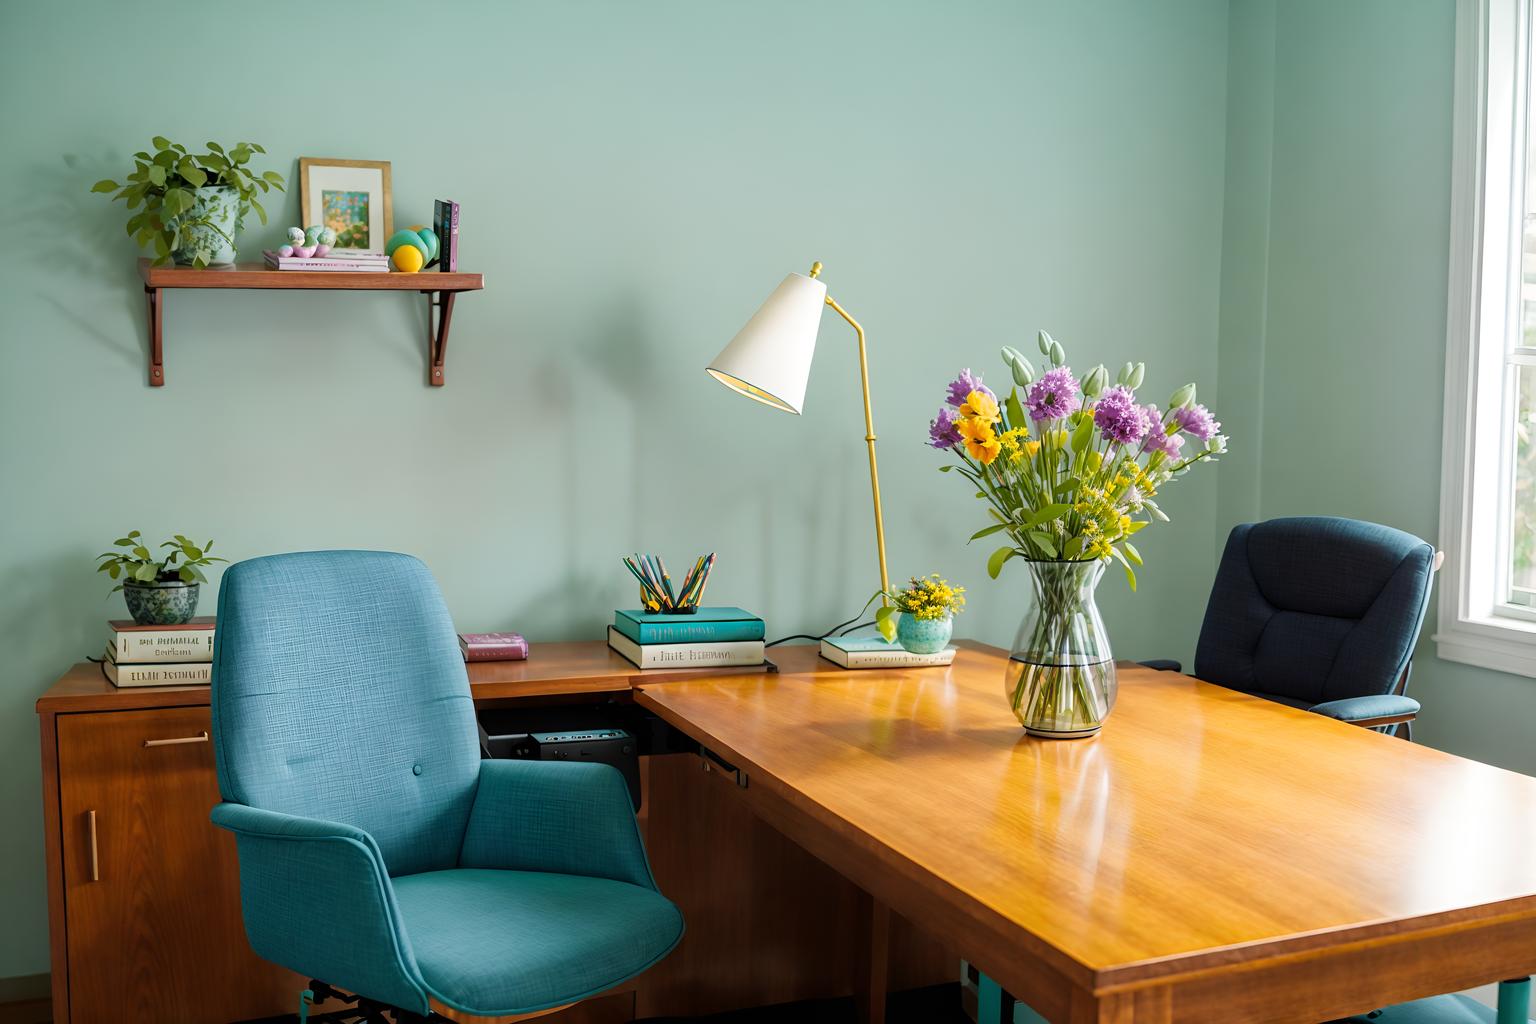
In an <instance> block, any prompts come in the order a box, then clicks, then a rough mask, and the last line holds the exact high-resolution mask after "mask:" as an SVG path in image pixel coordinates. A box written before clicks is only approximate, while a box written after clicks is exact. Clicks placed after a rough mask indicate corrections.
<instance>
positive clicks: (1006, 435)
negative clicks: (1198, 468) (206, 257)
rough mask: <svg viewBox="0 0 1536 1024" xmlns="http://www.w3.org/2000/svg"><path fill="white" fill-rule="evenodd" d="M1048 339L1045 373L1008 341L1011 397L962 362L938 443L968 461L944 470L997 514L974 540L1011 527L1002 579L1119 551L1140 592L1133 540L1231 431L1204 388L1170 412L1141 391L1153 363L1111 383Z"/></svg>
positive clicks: (1179, 394)
mask: <svg viewBox="0 0 1536 1024" xmlns="http://www.w3.org/2000/svg"><path fill="white" fill-rule="evenodd" d="M1039 343H1040V352H1041V354H1042V355H1043V356H1044V357H1045V359H1046V360H1047V361H1048V362H1049V363H1050V368H1049V369H1047V370H1046V371H1045V372H1044V373H1042V374H1040V375H1039V376H1038V377H1036V375H1035V368H1034V366H1033V365H1032V364H1031V363H1030V361H1029V360H1028V359H1026V358H1025V357H1024V356H1023V355H1022V354H1021V353H1020V352H1019V351H1018V350H1017V349H1015V348H1007V347H1005V348H1004V349H1003V353H1002V354H1003V360H1004V361H1005V362H1006V363H1007V364H1008V367H1009V369H1010V370H1011V372H1012V374H1013V383H1014V385H1015V386H1014V387H1013V388H1012V389H1011V390H1010V391H1009V393H1008V397H1007V398H1006V399H1003V400H999V399H998V397H997V395H996V394H995V393H994V392H993V391H992V390H991V389H990V388H988V387H987V386H986V385H985V384H983V383H982V381H981V377H980V376H977V375H973V374H972V373H971V371H970V370H962V371H960V375H959V376H958V377H956V378H955V379H954V380H953V381H952V382H950V385H949V393H948V396H947V400H946V402H945V405H944V407H943V408H941V409H940V410H939V414H938V416H936V417H934V419H933V422H932V423H931V424H929V428H928V437H929V440H928V443H929V444H931V445H932V446H933V447H934V448H937V449H939V450H940V451H947V452H950V453H951V454H953V455H954V456H955V457H956V458H957V459H958V462H957V463H952V464H949V465H946V466H941V467H940V470H941V472H949V471H951V470H954V471H957V472H959V473H960V475H961V476H963V477H965V478H966V479H967V480H969V481H970V482H971V483H973V484H975V486H976V497H978V498H980V499H982V500H984V501H986V502H987V504H988V508H987V512H988V514H989V515H990V516H991V517H992V520H993V522H992V523H991V524H990V525H988V526H985V527H983V528H982V529H980V530H978V531H976V533H975V534H973V535H972V536H971V540H979V539H981V538H982V537H987V536H991V535H993V534H996V533H1005V534H1007V536H1008V539H1009V541H1010V542H1011V543H1009V544H1007V545H1005V546H1003V547H1000V548H998V549H997V550H995V551H994V552H992V555H991V557H990V558H988V559H987V573H988V574H989V575H990V576H991V577H992V578H993V579H996V578H997V575H998V573H999V572H1001V571H1002V568H1003V565H1004V564H1005V563H1006V562H1007V561H1008V560H1009V559H1010V558H1014V557H1015V556H1018V557H1022V558H1026V559H1034V560H1051V561H1088V560H1094V559H1097V560H1100V561H1107V560H1109V559H1111V558H1113V559H1116V560H1118V561H1119V562H1120V563H1121V564H1122V565H1123V566H1124V567H1125V573H1126V577H1127V579H1128V580H1129V581H1130V584H1131V589H1132V590H1134V589H1135V588H1136V573H1135V570H1134V569H1132V565H1141V564H1142V560H1141V554H1140V552H1138V551H1137V550H1136V546H1135V545H1134V544H1132V543H1131V538H1132V537H1133V536H1135V534H1136V533H1138V532H1139V531H1141V530H1142V529H1144V528H1145V527H1146V526H1147V525H1148V524H1149V523H1150V522H1152V521H1153V520H1157V521H1161V522H1167V520H1168V517H1167V516H1166V515H1164V514H1163V511H1162V509H1160V508H1159V507H1158V505H1157V502H1156V500H1155V499H1156V497H1157V494H1158V491H1159V490H1160V489H1161V488H1162V487H1163V486H1164V485H1166V484H1167V483H1168V482H1169V481H1171V480H1173V479H1174V478H1175V477H1177V476H1178V475H1180V474H1181V473H1183V472H1184V471H1185V470H1187V469H1189V467H1191V466H1193V465H1194V464H1195V463H1197V462H1214V461H1215V460H1216V456H1217V455H1219V454H1221V453H1222V452H1225V451H1226V444H1227V439H1226V437H1225V436H1224V435H1222V434H1221V433H1220V430H1221V424H1220V423H1218V422H1216V419H1215V418H1214V417H1213V416H1212V415H1211V412H1210V410H1209V409H1207V408H1206V407H1205V406H1203V405H1197V404H1196V403H1195V385H1193V384H1186V385H1184V386H1183V387H1181V388H1179V389H1178V390H1177V391H1175V392H1174V393H1173V396H1172V397H1171V398H1170V399H1169V400H1168V409H1167V411H1166V412H1165V411H1163V410H1160V409H1159V408H1158V407H1157V406H1156V405H1150V404H1144V403H1143V402H1141V401H1140V400H1139V399H1138V398H1137V396H1136V389H1137V388H1138V387H1140V386H1141V382H1142V377H1143V375H1144V372H1145V370H1144V366H1143V364H1141V363H1134V364H1133V363H1126V364H1125V366H1124V367H1122V368H1121V370H1120V373H1119V375H1118V377H1117V379H1116V382H1115V384H1114V386H1110V385H1109V371H1108V370H1106V369H1105V368H1104V366H1103V365H1099V366H1095V367H1094V368H1093V369H1091V370H1089V371H1088V372H1087V373H1086V374H1084V375H1083V376H1082V377H1081V378H1078V377H1076V376H1075V375H1074V374H1073V373H1072V368H1071V367H1069V366H1067V365H1065V364H1066V353H1065V352H1064V351H1063V349H1062V347H1061V344H1060V343H1059V342H1057V341H1055V340H1053V339H1052V338H1051V336H1050V335H1049V334H1047V333H1045V332H1044V331H1041V332H1040V338H1039Z"/></svg>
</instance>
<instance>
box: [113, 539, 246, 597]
mask: <svg viewBox="0 0 1536 1024" xmlns="http://www.w3.org/2000/svg"><path fill="white" fill-rule="evenodd" d="M141 537H142V535H141V534H140V533H139V531H138V530H134V531H132V532H131V533H129V534H128V535H127V536H126V537H119V538H117V540H115V541H113V542H112V543H113V545H114V546H116V547H119V548H123V549H124V550H122V551H104V552H102V553H101V554H99V555H97V556H96V557H97V558H98V559H100V560H101V564H100V565H98V566H96V571H97V572H104V573H106V574H107V575H108V576H110V577H112V578H113V579H114V580H115V579H122V581H123V582H122V583H119V584H118V585H117V586H115V587H113V588H112V590H111V592H112V593H114V594H115V593H117V592H118V591H119V590H122V589H123V583H174V582H177V581H180V582H182V583H207V582H208V577H206V576H204V575H203V570H202V567H203V566H205V565H212V564H213V563H214V562H225V561H228V559H225V558H216V557H214V556H212V555H210V554H208V552H209V551H212V550H213V541H211V540H210V541H208V542H207V543H206V544H204V545H203V546H202V547H198V546H197V545H196V544H194V543H192V542H191V541H190V540H188V539H187V538H185V537H183V536H182V535H181V534H179V533H178V534H175V535H174V536H173V537H172V539H170V540H168V541H166V542H165V543H164V544H161V545H160V547H161V548H170V549H171V551H170V553H169V554H167V555H165V557H163V558H158V559H157V558H156V557H155V556H154V553H153V552H151V551H150V550H149V548H147V547H145V545H144V541H143V540H142V539H141ZM178 559H179V560H180V562H181V564H180V565H177V564H176V563H177V560H178Z"/></svg>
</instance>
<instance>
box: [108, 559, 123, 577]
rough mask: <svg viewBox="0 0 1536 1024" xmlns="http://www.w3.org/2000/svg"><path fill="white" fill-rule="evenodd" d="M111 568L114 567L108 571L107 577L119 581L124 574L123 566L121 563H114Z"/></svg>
mask: <svg viewBox="0 0 1536 1024" xmlns="http://www.w3.org/2000/svg"><path fill="white" fill-rule="evenodd" d="M111 566H112V567H111V568H110V569H108V570H107V575H108V576H111V577H112V578H113V579H117V578H118V577H119V576H121V575H122V574H123V566H122V564H121V563H119V562H112V563H111Z"/></svg>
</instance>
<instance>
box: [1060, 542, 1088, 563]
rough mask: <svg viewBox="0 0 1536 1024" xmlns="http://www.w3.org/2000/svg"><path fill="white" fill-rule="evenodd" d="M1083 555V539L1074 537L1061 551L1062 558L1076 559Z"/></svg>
mask: <svg viewBox="0 0 1536 1024" xmlns="http://www.w3.org/2000/svg"><path fill="white" fill-rule="evenodd" d="M1082 553H1083V538H1081V537H1073V538H1072V539H1070V540H1068V541H1067V543H1066V544H1065V545H1063V547H1062V549H1061V557H1062V558H1076V557H1077V556H1078V555H1080V554H1082Z"/></svg>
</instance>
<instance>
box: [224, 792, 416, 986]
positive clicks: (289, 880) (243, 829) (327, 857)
mask: <svg viewBox="0 0 1536 1024" xmlns="http://www.w3.org/2000/svg"><path fill="white" fill-rule="evenodd" d="M211 817H212V819H213V823H214V824H215V825H217V826H219V827H220V828H223V829H227V830H229V831H230V832H233V833H234V834H235V843H236V845H237V846H238V848H239V852H240V905H241V911H242V916H243V917H244V918H245V934H246V936H247V937H248V938H249V939H250V941H251V948H252V949H254V950H255V951H256V953H257V954H258V955H259V956H261V957H263V958H264V959H267V960H271V961H272V962H273V963H277V964H281V965H282V966H284V967H287V968H288V969H290V970H293V971H297V972H299V973H300V974H303V975H304V976H305V977H309V978H318V979H319V980H321V981H324V982H326V983H327V984H330V985H334V986H336V987H337V988H342V989H346V990H347V991H349V992H355V993H357V994H359V995H364V996H367V997H369V998H370V999H376V1000H379V1001H380V1002H384V1003H387V1004H389V1005H391V1006H397V1007H400V1008H402V1009H406V1010H414V1011H416V1012H417V1013H421V1014H425V1013H427V1012H428V1011H429V1010H430V1009H431V1007H430V1004H429V1003H428V1001H427V991H426V987H425V984H424V982H423V981H422V979H421V972H420V970H419V969H418V968H417V966H416V957H415V955H414V954H413V953H412V952H411V945H410V941H409V940H408V939H407V938H406V935H405V931H404V928H403V927H402V924H401V921H400V913H399V909H398V908H397V907H396V905H395V893H394V887H393V886H392V885H391V884H390V881H389V874H388V872H387V871H386V870H385V866H384V858H383V856H381V855H380V853H379V848H378V845H377V844H376V843H375V842H374V841H373V837H372V836H370V835H369V834H368V833H367V832H364V831H363V830H362V829H359V828H354V827H352V826H351V825H343V824H340V823H337V822H330V821H320V820H318V819H315V818H301V817H296V816H294V815H291V814H280V813H278V812H276V811H265V810H261V809H260V808H256V807H247V806H246V805H244V804H236V803H227V802H226V803H221V804H218V805H217V806H215V807H214V809H213V814H212V815H211Z"/></svg>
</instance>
